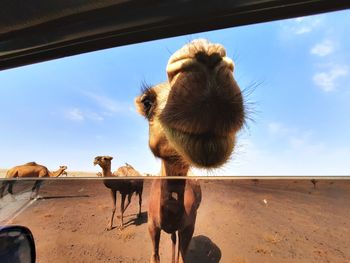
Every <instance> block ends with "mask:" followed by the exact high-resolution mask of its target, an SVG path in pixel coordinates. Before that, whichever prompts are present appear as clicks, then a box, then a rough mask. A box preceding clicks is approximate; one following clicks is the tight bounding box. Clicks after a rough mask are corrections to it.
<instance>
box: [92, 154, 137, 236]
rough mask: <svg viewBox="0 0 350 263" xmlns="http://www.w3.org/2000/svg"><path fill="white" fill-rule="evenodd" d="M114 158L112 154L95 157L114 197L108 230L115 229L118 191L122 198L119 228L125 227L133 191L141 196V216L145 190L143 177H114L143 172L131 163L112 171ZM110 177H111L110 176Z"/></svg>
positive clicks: (95, 161)
mask: <svg viewBox="0 0 350 263" xmlns="http://www.w3.org/2000/svg"><path fill="white" fill-rule="evenodd" d="M112 160H113V157H111V156H97V157H95V159H94V165H99V166H100V167H101V168H102V177H105V178H106V179H104V180H103V183H104V185H105V186H106V187H107V188H108V189H109V190H110V193H111V197H112V205H113V207H112V215H111V218H110V220H109V222H108V225H107V227H106V230H107V231H108V230H112V229H113V219H114V214H115V210H116V205H117V192H119V193H120V195H121V200H120V214H121V222H120V225H119V226H118V228H119V229H121V230H122V229H123V228H124V212H125V210H126V209H127V208H128V206H129V205H130V203H131V197H132V195H133V193H135V194H136V195H138V196H139V211H138V214H137V217H138V218H140V217H141V207H142V192H143V179H131V178H128V179H124V178H123V179H121V178H119V179H117V180H115V179H113V177H114V178H115V177H121V176H125V177H135V176H138V177H139V176H141V174H140V173H139V172H138V171H136V170H135V169H134V167H132V166H131V165H129V164H126V165H125V166H121V167H119V168H118V170H117V171H115V172H114V173H112V169H111V167H112ZM108 177H109V178H108ZM126 198H127V204H126V205H125V199H126Z"/></svg>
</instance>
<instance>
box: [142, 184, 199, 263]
mask: <svg viewBox="0 0 350 263" xmlns="http://www.w3.org/2000/svg"><path fill="white" fill-rule="evenodd" d="M201 199H202V192H201V188H200V185H199V183H198V182H197V181H196V180H190V179H157V180H154V181H153V183H152V186H151V192H150V199H149V209H148V216H149V221H148V226H149V231H150V234H151V237H154V238H152V241H153V245H154V246H156V248H155V249H156V251H157V250H158V246H159V240H160V233H161V230H163V231H165V232H166V233H168V234H171V240H172V262H175V251H176V240H177V238H178V240H179V244H180V245H179V250H178V252H177V257H178V261H179V260H180V259H179V253H181V257H182V258H184V257H185V253H186V250H187V248H188V245H189V243H190V241H191V238H192V235H193V231H194V228H195V222H196V216H197V210H198V208H199V205H200V202H201ZM176 233H177V236H176ZM156 254H157V253H156ZM157 260H159V257H157V256H155V258H154V259H152V262H153V261H155V262H157Z"/></svg>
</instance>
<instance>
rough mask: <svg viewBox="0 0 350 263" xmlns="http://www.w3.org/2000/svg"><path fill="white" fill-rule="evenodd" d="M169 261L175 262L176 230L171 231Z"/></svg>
mask: <svg viewBox="0 0 350 263" xmlns="http://www.w3.org/2000/svg"><path fill="white" fill-rule="evenodd" d="M171 243H172V244H171V263H175V247H176V232H174V233H171Z"/></svg>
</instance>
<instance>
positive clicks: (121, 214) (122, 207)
mask: <svg viewBox="0 0 350 263" xmlns="http://www.w3.org/2000/svg"><path fill="white" fill-rule="evenodd" d="M121 196H122V198H121V201H120V217H121V218H120V220H121V223H120V226H119V229H120V230H122V229H123V226H124V221H123V220H124V211H125V210H126V208H124V204H125V198H126V194H121ZM128 199H129V195H128ZM129 203H130V202H129ZM128 205H129V204H128Z"/></svg>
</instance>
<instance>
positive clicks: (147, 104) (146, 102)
mask: <svg viewBox="0 0 350 263" xmlns="http://www.w3.org/2000/svg"><path fill="white" fill-rule="evenodd" d="M141 102H142V104H143V109H144V112H145V114H146V116H148V115H149V114H150V113H151V109H152V106H153V101H152V100H151V98H150V97H148V96H144V97H143V98H142V99H141Z"/></svg>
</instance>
